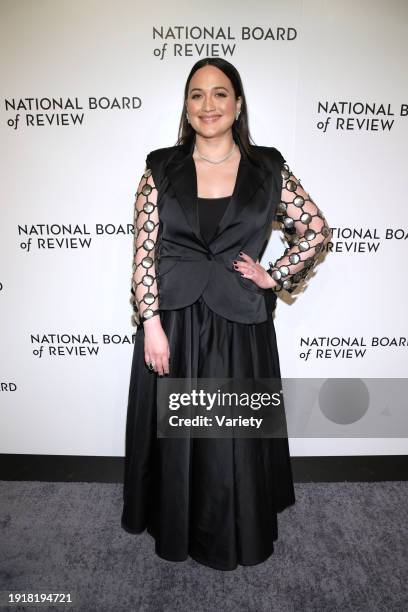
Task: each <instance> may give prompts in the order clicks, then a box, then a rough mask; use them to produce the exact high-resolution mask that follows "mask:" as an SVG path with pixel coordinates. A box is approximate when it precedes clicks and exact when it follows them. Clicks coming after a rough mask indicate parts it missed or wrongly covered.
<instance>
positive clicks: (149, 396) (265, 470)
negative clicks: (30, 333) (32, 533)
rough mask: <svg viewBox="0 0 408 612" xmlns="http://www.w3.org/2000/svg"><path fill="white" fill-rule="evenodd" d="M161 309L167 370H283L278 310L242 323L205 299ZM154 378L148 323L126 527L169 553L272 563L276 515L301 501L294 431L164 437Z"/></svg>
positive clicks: (131, 442) (131, 416)
mask: <svg viewBox="0 0 408 612" xmlns="http://www.w3.org/2000/svg"><path fill="white" fill-rule="evenodd" d="M159 316H160V318H161V323H162V327H163V329H164V331H165V333H166V335H167V338H168V341H169V346H170V374H169V376H170V377H174V378H212V377H214V378H227V377H232V378H251V377H252V378H275V379H277V378H280V375H281V374H280V365H279V357H278V349H277V344H276V336H275V328H274V324H273V319H272V313H271V312H269V314H268V319H267V321H265V322H262V323H257V324H242V323H238V322H234V321H230V320H227V319H225V318H224V317H221V316H220V315H218V314H216V313H215V312H214V311H212V310H210V309H209V307H208V306H207V305H206V303H205V302H204V300H203V298H202V297H200V298H199V299H198V300H197V301H196V302H194V303H193V304H191V305H190V306H187V307H185V308H181V309H178V310H167V311H165V310H163V311H161V312H160V315H159ZM157 377H158V374H157V373H156V372H155V371H150V370H149V369H148V367H147V365H146V364H145V361H144V328H143V326H142V325H141V326H139V327H138V330H137V333H136V337H135V344H134V352H133V360H132V368H131V378H130V388H129V397H128V411H127V421H126V455H125V474H124V487H123V513H122V519H121V525H122V527H123V529H125V530H126V531H128V532H130V533H134V534H137V533H142V532H143V531H144V530H145V529H147V531H148V533H149V534H150V535H151V536H152V537H153V538H154V542H155V553H156V554H157V555H158V556H159V557H161V558H163V559H166V560H168V561H185V560H186V559H187V558H188V556H190V557H192V558H193V559H195V560H196V561H197V562H199V563H201V564H203V565H206V566H209V567H212V568H214V569H218V570H233V569H236V567H237V566H238V565H256V564H258V563H261V562H263V561H265V560H266V559H267V558H268V557H269V556H270V555H271V554H272V553H273V552H274V545H273V542H274V540H276V539H277V537H278V524H277V513H278V512H281V511H282V510H284V509H285V508H286V507H288V506H290V505H292V504H294V503H295V494H294V486H293V478H292V470H291V463H290V455H289V446H288V440H287V437H285V436H282V437H269V438H268V437H263V438H255V437H252V438H247V437H246V438H242V437H239V438H238V437H228V438H227V437H224V438H215V437H211V438H208V437H207V438H198V437H189V438H170V437H158V436H157V398H156V390H157ZM162 380H163V379H162Z"/></svg>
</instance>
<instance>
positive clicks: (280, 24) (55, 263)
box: [0, 0, 408, 456]
mask: <svg viewBox="0 0 408 612" xmlns="http://www.w3.org/2000/svg"><path fill="white" fill-rule="evenodd" d="M250 8H251V10H250V11H248V7H247V5H246V4H242V5H240V4H239V3H238V4H237V3H236V2H232V1H231V0H225V2H224V3H219V2H214V1H213V0H207V2H206V3H205V6H202V5H200V6H198V5H195V4H194V3H192V2H186V1H185V0H175V1H174V2H172V3H168V2H165V1H161V0H157V1H156V2H155V3H154V5H153V4H152V5H148V4H146V3H145V2H139V1H137V0H115V2H113V0H85V1H83V0H58V1H57V2H56V1H55V0H1V2H0V13H1V14H0V28H1V36H0V39H1V47H2V53H1V65H2V69H1V110H0V131H1V154H2V159H1V170H2V173H1V174H2V177H1V183H0V189H1V241H0V257H1V270H0V308H1V323H0V343H1V362H0V385H1V393H0V402H1V407H0V452H2V453H25V454H28V453H34V454H59V455H64V454H66V455H112V456H123V454H124V431H125V419H126V408H127V396H128V386H129V377H130V366H131V358H132V351H133V343H134V339H135V333H136V328H135V327H134V326H133V325H132V308H131V304H130V284H131V275H132V255H133V225H132V223H133V206H134V193H135V191H136V188H137V185H138V182H139V179H140V176H141V174H142V172H143V170H144V162H145V158H146V155H147V153H148V152H149V151H151V150H153V149H156V148H159V147H166V146H172V145H174V144H175V143H176V140H177V132H178V125H179V119H180V114H181V110H182V105H183V88H184V84H185V81H186V78H187V75H188V73H189V71H190V69H191V67H192V66H193V64H194V63H195V62H196V61H197V60H198V59H200V58H203V57H208V56H212V57H214V56H219V57H223V58H225V59H227V60H228V61H230V62H232V63H233V64H234V65H235V66H236V67H237V69H238V70H239V72H240V74H241V77H242V80H243V84H244V89H245V93H246V96H247V102H248V108H249V119H250V130H251V134H252V137H253V140H254V142H255V143H256V144H257V145H265V146H274V147H276V148H278V149H279V150H280V151H281V153H282V154H283V156H284V157H285V159H286V160H287V163H288V164H289V166H290V168H291V169H292V171H293V172H294V173H295V175H296V176H297V177H298V178H300V180H301V182H302V184H303V186H304V187H305V189H306V191H308V192H309V193H310V195H311V197H312V198H313V199H314V201H315V202H316V203H317V204H318V206H320V207H321V209H322V210H323V212H324V213H325V216H326V218H327V220H328V222H329V224H330V226H331V227H332V229H333V239H332V242H331V243H330V244H329V245H328V246H327V251H328V252H327V253H325V254H324V261H323V263H322V265H320V266H317V267H316V268H315V273H314V276H313V277H312V278H311V280H310V281H309V283H308V285H307V287H306V288H305V290H304V291H302V292H300V293H298V294H297V295H296V296H288V295H286V297H282V298H279V299H278V305H277V309H276V316H275V325H276V330H277V338H278V344H279V350H280V360H281V370H282V376H283V377H287V378H291V377H293V378H299V379H301V378H304V379H323V380H324V381H326V382H327V384H326V386H325V392H326V393H327V392H330V390H331V392H332V393H333V392H334V393H335V392H336V389H337V391H340V390H341V388H342V384H343V385H344V384H346V385H348V387H347V388H348V389H349V390H352V389H354V390H355V394H356V395H355V396H353V394H352V393H351V391H350V396H349V403H348V405H345V404H344V406H343V408H344V411H345V412H344V414H348V412H347V411H349V410H350V406H353V405H354V404H353V402H355V403H356V405H359V406H360V407H361V405H363V404H364V402H366V405H365V406H366V407H365V409H364V410H363V411H362V412H361V413H360V414H359V418H360V417H361V418H360V420H361V436H360V437H356V436H355V435H354V434H351V435H350V436H349V437H348V435H347V433H348V431H349V430H348V429H347V427H348V426H349V423H350V422H351V421H352V420H353V418H351V420H350V421H349V422H348V421H347V418H345V419H344V422H343V426H344V427H343V429H342V430H341V434H340V435H339V436H338V437H334V438H330V437H327V438H325V437H323V436H322V437H313V436H310V437H293V438H291V439H290V445H291V453H292V455H294V456H296V455H336V454H345V455H347V454H353V455H354V454H361V455H366V454H402V453H405V452H406V451H407V446H408V445H407V438H406V432H405V431H404V424H403V422H401V429H400V436H397V435H395V434H393V435H390V436H389V437H387V436H385V435H384V436H381V435H380V436H377V435H373V436H372V437H370V436H368V435H367V431H368V430H367V431H366V430H365V428H364V423H365V421H364V419H368V420H369V419H370V411H371V416H376V417H378V418H380V422H381V418H383V419H384V421H383V422H384V423H386V421H387V422H388V423H389V422H390V419H391V420H392V417H393V407H394V406H395V405H396V403H398V401H399V400H400V399H401V398H400V396H401V394H403V385H402V386H401V385H398V384H397V382H398V381H399V382H401V380H405V379H406V378H407V337H408V328H407V318H406V305H407V291H408V290H407V283H406V265H405V264H406V260H407V244H408V240H407V239H408V217H407V204H406V195H405V191H406V166H407V141H408V138H407V136H408V130H407V125H408V91H407V79H406V57H407V52H408V38H407V36H406V30H405V29H406V23H407V19H408V4H407V2H405V1H404V0H388V1H387V2H385V0H384V1H379V0H371V1H370V0H362V1H361V2H359V3H357V4H356V3H355V2H352V1H351V0H341V1H340V0H339V1H335V0H333V1H332V2H326V1H323V0H304V1H302V0H273V1H270V0H268V1H267V0H262V1H260V0H257V1H256V2H254V3H252V4H251V7H250ZM284 246H285V245H284V243H283V242H282V238H281V234H280V232H279V230H278V228H277V227H275V230H274V231H273V232H272V236H271V239H270V241H269V243H268V246H267V249H266V251H265V254H264V256H263V258H262V263H264V264H265V267H266V266H267V264H268V261H269V260H271V259H272V258H273V259H276V258H277V257H278V255H280V254H281V253H282V252H283V250H284ZM350 379H353V381H352V383H350ZM370 380H371V381H373V380H376V381H378V380H383V381H384V386H383V387H382V390H383V392H384V388H387V393H388V391H389V397H386V398H385V399H384V401H383V402H382V404H381V410H380V412H379V413H378V412H376V411H378V410H379V406H378V403H377V404H376V403H375V397H374V394H373V393H372V391H370V384H369V381H370ZM393 381H395V386H394V384H393ZM328 385H329V386H328ZM387 385H388V386H387ZM393 391H395V392H396V393H397V395H398V397H397V398H395V397H391V394H392V392H393ZM365 398H368V399H365ZM319 400H320V401H322V402H324V397H323V396H322V395H321V394H319V393H317V394H316V402H317V404H318V403H319ZM289 408H290V406H289ZM351 412H352V411H351ZM323 413H324V411H322V418H323V416H324V414H323ZM340 420H341V419H340ZM354 420H355V419H354ZM384 431H388V430H387V428H386V427H385V428H384Z"/></svg>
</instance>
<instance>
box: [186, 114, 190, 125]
mask: <svg viewBox="0 0 408 612" xmlns="http://www.w3.org/2000/svg"><path fill="white" fill-rule="evenodd" d="M186 119H187V123H190V117H189V116H188V113H187V112H186Z"/></svg>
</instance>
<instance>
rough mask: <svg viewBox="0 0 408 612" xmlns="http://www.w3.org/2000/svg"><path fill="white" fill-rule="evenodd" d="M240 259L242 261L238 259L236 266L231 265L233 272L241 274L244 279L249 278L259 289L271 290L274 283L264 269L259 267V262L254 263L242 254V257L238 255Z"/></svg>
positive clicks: (250, 258)
mask: <svg viewBox="0 0 408 612" xmlns="http://www.w3.org/2000/svg"><path fill="white" fill-rule="evenodd" d="M240 257H241V260H242V261H241V260H239V259H238V260H236V261H237V263H236V264H234V263H233V264H232V265H233V266H234V268H235V270H237V271H238V272H241V273H242V276H243V277H244V278H249V279H250V280H251V281H253V282H254V283H255V285H258V287H260V288H261V289H271V288H272V285H273V284H274V281H273V279H272V277H271V275H270V274H268V273H267V271H266V270H265V268H264V267H263V266H261V264H260V263H259V260H258V259H257V260H256V261H254V260H253V259H252V257H250V256H249V255H247V254H246V253H244V252H243V253H242V255H241V254H240Z"/></svg>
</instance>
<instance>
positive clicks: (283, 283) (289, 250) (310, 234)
mask: <svg viewBox="0 0 408 612" xmlns="http://www.w3.org/2000/svg"><path fill="white" fill-rule="evenodd" d="M281 176H282V195H281V202H280V203H279V204H278V208H277V212H276V219H277V221H279V223H280V224H281V229H282V231H283V237H284V241H285V246H286V248H285V251H284V254H283V255H282V256H281V257H280V258H279V259H277V260H276V261H275V263H272V262H271V261H270V262H269V269H268V270H267V272H268V274H270V275H271V276H272V278H273V279H274V280H275V281H276V285H274V286H273V287H272V289H273V290H274V291H276V292H278V291H281V290H282V289H285V290H286V291H287V292H288V293H292V292H293V291H294V290H295V289H296V287H297V285H298V283H299V282H300V281H301V280H305V279H307V277H308V276H309V275H310V273H311V271H312V268H313V267H314V266H315V264H316V263H317V259H318V254H319V253H320V251H321V250H322V249H323V246H324V245H325V244H326V243H327V242H329V240H330V239H331V238H332V231H331V229H330V227H329V225H328V223H327V221H326V218H325V216H324V214H323V212H322V211H321V210H320V208H318V206H316V204H315V202H314V201H313V200H312V198H311V197H310V195H309V194H308V193H307V192H306V191H305V190H304V189H303V187H302V185H301V182H300V180H299V179H297V178H296V177H295V176H294V175H293V174H292V171H291V170H290V168H289V166H288V165H287V164H286V163H284V164H283V166H282V169H281Z"/></svg>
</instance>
